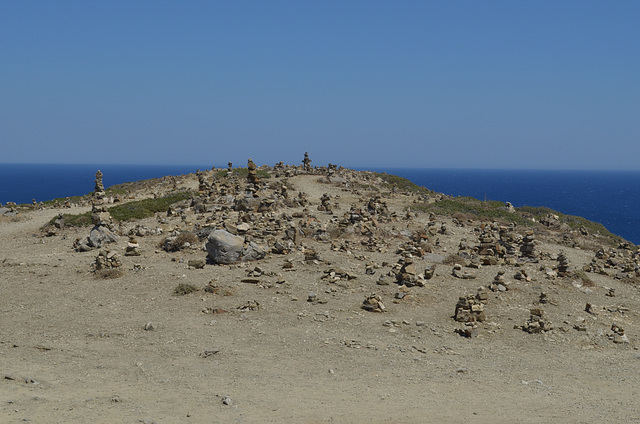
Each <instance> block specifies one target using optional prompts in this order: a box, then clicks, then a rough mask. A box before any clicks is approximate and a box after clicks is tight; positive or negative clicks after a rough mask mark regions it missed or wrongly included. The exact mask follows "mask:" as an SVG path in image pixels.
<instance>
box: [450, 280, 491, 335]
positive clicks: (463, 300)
mask: <svg viewBox="0 0 640 424" xmlns="http://www.w3.org/2000/svg"><path fill="white" fill-rule="evenodd" d="M488 298H489V295H488V292H487V289H485V288H484V287H480V288H479V289H478V293H476V294H475V295H473V294H471V295H467V296H463V297H460V298H459V299H458V303H457V304H456V310H455V314H454V316H453V318H454V319H455V320H456V321H457V322H462V323H464V328H462V329H458V330H456V332H457V333H458V334H460V335H461V336H464V337H469V338H471V337H477V336H478V325H477V323H479V322H483V321H485V320H486V315H485V313H484V305H486V304H487V300H488Z"/></svg>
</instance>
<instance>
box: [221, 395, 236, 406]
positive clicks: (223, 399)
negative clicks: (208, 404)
mask: <svg viewBox="0 0 640 424" xmlns="http://www.w3.org/2000/svg"><path fill="white" fill-rule="evenodd" d="M222 403H224V404H225V405H231V404H232V403H233V401H232V400H231V398H230V397H229V396H225V397H223V398H222Z"/></svg>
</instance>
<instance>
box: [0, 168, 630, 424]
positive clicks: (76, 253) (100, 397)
mask: <svg viewBox="0 0 640 424" xmlns="http://www.w3.org/2000/svg"><path fill="white" fill-rule="evenodd" d="M307 165H308V164H307ZM14 209H15V210H17V211H18V214H17V215H15V216H12V217H3V218H1V220H0V236H1V238H2V240H3V241H4V243H2V246H1V247H0V264H1V265H0V274H1V275H2V278H1V280H0V288H1V290H2V293H3V296H2V301H0V305H1V306H2V318H1V319H2V322H1V323H2V328H3V331H2V336H1V337H0V357H1V358H2V361H1V363H2V366H1V367H2V369H0V372H1V373H2V374H3V377H4V379H3V380H2V381H1V383H0V394H1V396H0V398H2V399H5V401H3V403H2V404H1V405H0V415H1V416H3V417H4V419H6V420H7V422H11V423H13V422H16V423H17V422H23V420H25V419H27V420H31V421H33V422H53V421H55V422H88V421H91V422H97V423H100V422H105V423H110V422H146V423H152V422H155V423H158V424H160V423H183V422H193V423H199V422H212V421H213V422H274V423H275V422H297V423H298V422H363V421H367V422H380V423H382V422H386V423H396V422H451V423H456V422H461V421H471V422H492V423H494V422H531V423H533V422H536V423H537V422H548V421H562V422H576V423H578V422H596V421H605V422H628V421H632V420H637V419H640V411H639V410H638V407H637V405H636V399H635V398H636V391H637V390H638V388H640V384H639V383H640V377H639V376H640V372H639V371H640V355H638V352H637V349H638V346H639V341H640V330H638V328H640V327H639V326H638V324H640V315H639V314H638V311H639V310H640V299H639V296H638V295H639V291H638V289H639V283H640V271H639V264H640V254H639V253H638V249H637V247H636V246H634V245H633V244H631V243H628V242H626V241H624V240H622V239H620V238H619V237H615V236H613V235H611V234H610V233H609V232H608V231H606V229H605V228H604V227H602V226H601V225H598V224H595V223H592V222H589V221H587V220H585V219H582V218H579V217H571V216H564V215H562V214H559V213H557V212H554V211H552V210H549V209H546V208H513V207H511V206H510V205H508V204H503V203H500V202H482V201H479V200H477V199H472V198H453V197H450V196H445V195H443V194H441V193H436V192H433V191H431V190H429V189H428V188H425V187H418V186H415V185H414V184H412V183H410V182H409V181H407V180H404V179H402V178H399V177H395V176H392V175H387V174H377V173H372V172H367V171H352V170H349V169H343V168H339V167H337V166H333V165H330V166H329V167H322V168H311V167H309V166H305V167H293V166H286V165H283V164H278V165H277V166H275V167H267V166H263V167H255V168H252V166H251V164H250V165H249V167H248V168H244V169H239V168H234V169H233V170H232V172H231V173H230V174H228V170H226V169H212V170H208V171H203V172H200V173H198V174H189V175H183V176H174V177H171V176H167V177H165V178H161V179H155V180H149V181H140V182H135V183H128V184H124V185H119V186H115V187H110V188H106V189H104V187H101V181H100V183H98V181H97V182H96V192H95V194H94V196H93V197H89V196H85V197H78V198H73V199H69V201H67V202H65V200H59V201H56V202H47V203H46V204H45V205H44V206H36V207H31V206H27V205H24V206H22V207H18V206H16V207H15V208H14ZM92 227H93V228H94V229H96V228H97V230H96V231H98V232H99V230H103V231H104V232H103V233H100V234H101V235H104V234H107V231H109V232H111V233H113V234H114V235H115V236H116V237H117V239H116V241H115V242H112V243H106V242H105V243H103V242H102V241H100V242H95V240H97V239H94V242H93V243H96V244H97V246H92V242H91V241H90V239H91V237H90V233H92ZM222 231H224V232H225V233H224V236H225V237H227V238H229V239H232V240H240V251H239V253H238V255H240V258H241V259H245V260H243V261H239V262H233V263H216V258H218V260H221V261H223V262H224V259H220V258H226V257H227V256H225V255H227V253H228V251H224V252H220V251H216V253H208V252H207V249H209V252H212V251H213V249H214V248H215V247H216V246H218V244H217V243H218V241H215V240H218V239H216V235H220V234H222V233H221V232H222ZM94 234H95V233H94ZM214 239H215V240H214ZM101 240H104V239H101Z"/></svg>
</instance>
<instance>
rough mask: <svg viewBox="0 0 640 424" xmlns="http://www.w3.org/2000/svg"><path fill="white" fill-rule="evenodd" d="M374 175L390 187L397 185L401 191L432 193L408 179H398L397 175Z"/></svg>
mask: <svg viewBox="0 0 640 424" xmlns="http://www.w3.org/2000/svg"><path fill="white" fill-rule="evenodd" d="M373 174H374V175H376V176H377V177H380V178H382V180H383V181H384V182H386V183H387V184H389V185H392V186H393V185H395V186H396V187H397V188H398V189H399V190H400V191H412V192H418V193H431V190H429V189H428V188H426V187H422V186H419V185H417V184H415V183H413V182H411V181H409V180H408V179H406V178H403V177H398V176H397V175H392V174H387V173H386V172H374V173H373Z"/></svg>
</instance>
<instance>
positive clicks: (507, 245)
mask: <svg viewBox="0 0 640 424" xmlns="http://www.w3.org/2000/svg"><path fill="white" fill-rule="evenodd" d="M521 243H522V236H521V235H520V234H518V233H516V232H515V231H513V229H512V228H507V227H502V228H500V245H501V246H502V247H503V249H504V250H503V255H504V260H505V263H507V264H509V265H513V264H515V263H516V260H517V257H518V254H519V253H518V250H519V246H520V244H521Z"/></svg>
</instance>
